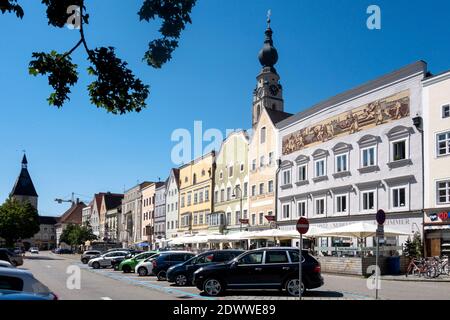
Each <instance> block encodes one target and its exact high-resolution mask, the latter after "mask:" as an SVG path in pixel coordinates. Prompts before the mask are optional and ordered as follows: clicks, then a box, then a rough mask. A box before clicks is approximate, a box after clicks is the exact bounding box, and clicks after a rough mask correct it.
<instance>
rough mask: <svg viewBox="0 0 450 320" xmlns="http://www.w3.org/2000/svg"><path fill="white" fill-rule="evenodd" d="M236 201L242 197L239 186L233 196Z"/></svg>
mask: <svg viewBox="0 0 450 320" xmlns="http://www.w3.org/2000/svg"><path fill="white" fill-rule="evenodd" d="M232 195H234V197H233V198H235V199H239V198H241V197H242V189H241V185H240V184H237V185H236V186H235V187H234V189H233V194H232Z"/></svg>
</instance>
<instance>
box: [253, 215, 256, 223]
mask: <svg viewBox="0 0 450 320" xmlns="http://www.w3.org/2000/svg"><path fill="white" fill-rule="evenodd" d="M255 224H256V214H252V225H255Z"/></svg>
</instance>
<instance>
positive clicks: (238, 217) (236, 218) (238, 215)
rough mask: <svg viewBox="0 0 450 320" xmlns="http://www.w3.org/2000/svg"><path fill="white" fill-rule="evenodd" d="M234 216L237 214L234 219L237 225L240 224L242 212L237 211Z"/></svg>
mask: <svg viewBox="0 0 450 320" xmlns="http://www.w3.org/2000/svg"><path fill="white" fill-rule="evenodd" d="M234 214H235V216H234V218H235V220H236V224H238V223H239V219H241V212H240V211H236V212H235V213H234Z"/></svg>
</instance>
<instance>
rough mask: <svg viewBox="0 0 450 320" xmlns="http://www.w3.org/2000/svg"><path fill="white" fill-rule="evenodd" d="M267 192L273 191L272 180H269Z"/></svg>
mask: <svg viewBox="0 0 450 320" xmlns="http://www.w3.org/2000/svg"><path fill="white" fill-rule="evenodd" d="M267 191H268V192H269V193H271V192H273V180H270V181H269V186H268V190H267Z"/></svg>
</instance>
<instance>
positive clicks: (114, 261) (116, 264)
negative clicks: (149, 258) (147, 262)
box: [111, 249, 143, 271]
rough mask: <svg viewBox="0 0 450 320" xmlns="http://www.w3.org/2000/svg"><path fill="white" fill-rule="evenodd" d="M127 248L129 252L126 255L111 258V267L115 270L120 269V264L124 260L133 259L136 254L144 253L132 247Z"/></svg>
mask: <svg viewBox="0 0 450 320" xmlns="http://www.w3.org/2000/svg"><path fill="white" fill-rule="evenodd" d="M127 250H128V254H127V255H126V256H125V257H117V258H114V259H112V260H111V267H112V268H113V269H114V271H119V265H120V264H121V263H122V261H124V260H127V259H131V258H133V257H134V256H135V255H137V254H140V253H143V251H141V250H132V249H127Z"/></svg>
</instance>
